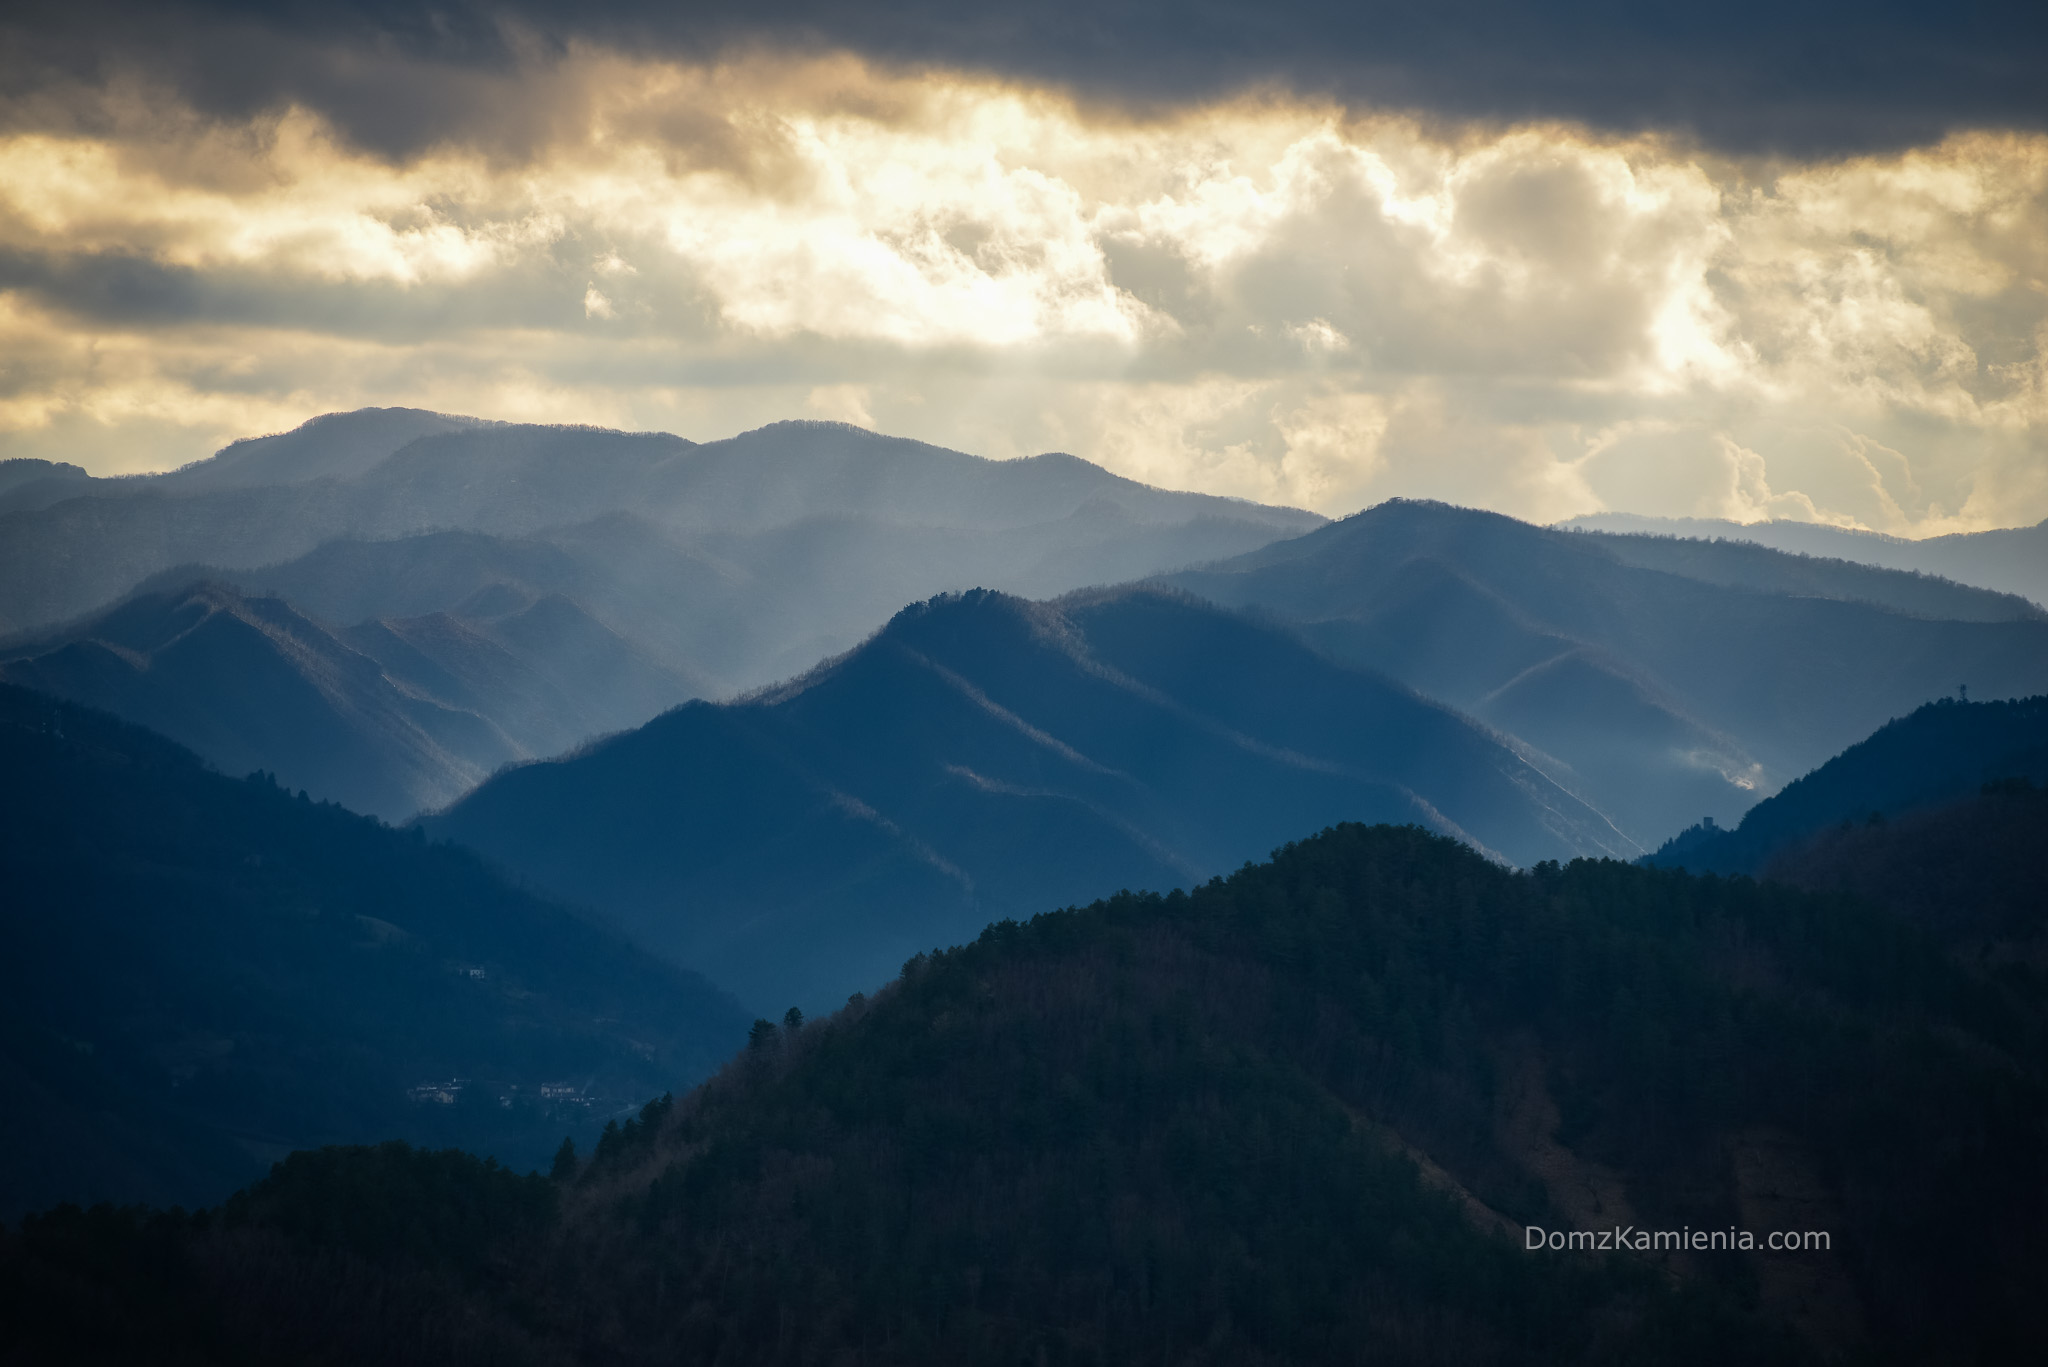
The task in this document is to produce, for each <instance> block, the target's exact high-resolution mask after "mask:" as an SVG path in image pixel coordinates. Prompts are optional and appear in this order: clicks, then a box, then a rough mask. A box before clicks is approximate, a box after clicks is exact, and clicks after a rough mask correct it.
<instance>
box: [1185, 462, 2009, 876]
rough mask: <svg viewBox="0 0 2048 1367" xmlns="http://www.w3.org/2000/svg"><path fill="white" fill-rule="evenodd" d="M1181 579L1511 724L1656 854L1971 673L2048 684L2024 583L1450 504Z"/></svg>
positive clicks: (1334, 528) (1390, 512) (1380, 510)
mask: <svg viewBox="0 0 2048 1367" xmlns="http://www.w3.org/2000/svg"><path fill="white" fill-rule="evenodd" d="M1648 551H1659V552H1660V554H1659V555H1657V556H1654V557H1653V556H1650V555H1648V553H1647V552H1648ZM1664 552H1670V553H1664ZM1677 552H1684V553H1683V554H1678V553H1677ZM1170 582H1172V583H1174V584H1176V585H1179V586H1180V587H1182V588H1185V589H1187V590H1189V591H1190V592H1193V593H1197V594H1200V595H1202V596H1203V597H1205V598H1208V599H1210V600H1212V601H1215V602H1219V603H1224V604H1229V605H1235V606H1243V607H1250V608H1257V609H1260V610H1263V611H1266V612H1269V613H1272V614H1274V615H1276V616H1279V617H1281V618H1283V619H1285V620H1287V621H1290V622H1293V623H1295V624H1297V625H1298V626H1299V627H1300V629H1301V630H1302V631H1303V632H1304V633H1306V634H1307V635H1308V636H1309V637H1310V639H1312V640H1313V641H1315V642H1316V643H1317V644H1318V645H1320V646H1321V647H1322V648H1323V649H1325V650H1328V651H1329V652H1331V653H1332V654H1333V655H1335V656H1336V657H1337V658H1339V659H1343V660H1347V661H1351V662H1354V663H1359V664H1363V665H1365V666H1367V667H1370V668H1374V669H1378V670H1382V671H1384V672H1386V673H1388V674H1390V675H1392V676H1394V677H1395V678H1397V679H1400V680H1401V681H1402V682H1403V683H1406V684H1408V685H1409V686H1410V687H1413V688H1415V689H1417V690H1419V691H1420V692H1422V693H1424V694H1427V695H1428V696H1430V697H1435V698H1441V699H1442V700H1444V701H1445V702H1448V703H1450V704H1451V705H1453V706H1455V707H1459V708H1462V709H1464V710H1466V711H1468V712H1470V713H1472V714H1473V715H1474V716H1476V717H1478V718H1479V719H1480V720H1482V721H1485V722H1488V723H1491V724H1492V725H1495V726H1498V727H1500V728H1501V729H1502V730H1504V731H1506V732H1507V733H1509V734H1510V735H1512V736H1514V737H1516V738H1518V739H1519V740H1521V741H1523V742H1525V743H1527V744H1528V745H1529V746H1531V747H1533V749H1534V751H1535V752H1537V754H1538V755H1540V756H1542V757H1543V759H1542V760H1540V761H1539V762H1542V763H1544V765H1545V768H1546V771H1547V772H1549V773H1551V774H1552V776H1553V777H1555V778H1556V779H1557V780H1558V781H1559V782H1561V783H1564V784H1565V785H1567V786H1569V787H1572V788H1573V789H1574V791H1576V792H1578V793H1580V794H1581V795H1582V796H1584V797H1585V798H1586V799H1587V800H1588V801H1590V802H1592V803H1593V804H1594V805H1595V806H1598V807H1599V808H1600V809H1601V810H1602V811H1604V812H1606V813H1608V814H1609V815H1610V816H1612V817H1613V818H1614V820H1615V821H1616V823H1617V824H1618V825H1619V826H1620V827H1621V828H1622V829H1623V830H1624V831H1625V832H1627V833H1628V834H1629V835H1630V836H1631V837H1632V838H1634V839H1635V840H1637V841H1639V842H1641V843H1642V844H1643V845H1644V846H1645V848H1648V847H1649V846H1651V845H1653V844H1654V843H1655V842H1656V841H1658V840H1660V839H1662V838H1663V837H1664V836H1665V835H1666V834H1667V833H1668V832H1670V831H1673V830H1676V829H1679V828H1680V827H1682V826H1684V825H1686V824H1687V823H1689V822H1693V821H1697V820H1699V819H1700V817H1701V816H1702V815H1703V814H1704V815H1709V816H1712V817H1714V818H1715V819H1716V820H1717V821H1720V822H1722V823H1724V824H1729V823H1732V822H1733V821H1734V820H1735V819H1736V818H1737V817H1739V816H1740V814H1741V813H1742V812H1743V811H1745V810H1746V809H1747V808H1749V807H1750V806H1751V805H1752V804H1754V803H1755V801H1756V800H1757V798H1758V797H1759V796H1761V795H1766V794H1769V793H1771V792H1773V791H1775V790H1776V789H1777V788H1778V787H1779V786H1781V785H1783V784H1784V783H1786V782H1789V781H1790V780H1791V779H1793V778H1795V777H1797V776H1798V775H1800V774H1802V773H1804V772H1806V771H1807V770H1809V769H1812V768H1813V767H1814V766H1816V765H1818V764H1821V763H1823V762H1825V761H1826V760H1827V759H1828V757H1829V756H1831V755H1834V754H1836V753H1838V752H1839V751H1841V750H1842V749H1843V748H1844V747H1846V746H1849V745H1852V744H1854V743H1856V742H1857V741H1859V740H1861V739H1862V738H1863V737H1865V736H1867V735H1869V734H1870V733H1871V732H1872V731H1874V730H1875V729H1877V728H1878V727H1879V726H1881V725H1883V724H1884V723H1885V721H1886V720H1888V719H1889V718H1892V717H1896V716H1900V715H1903V714H1904V713H1906V712H1908V711H1910V710H1912V709H1913V708H1915V707H1917V706H1919V705H1920V704H1921V703H1924V702H1926V701H1928V700H1929V699H1931V698H1937V697H1943V696H1947V695H1950V694H1953V693H1954V692H1955V690H1956V687H1957V685H1958V684H1967V685H1968V686H1969V688H1970V689H1971V690H1972V691H1974V692H1976V693H1977V694H1979V696H1984V697H2013V696H2026V695H2031V694H2034V693H2040V692H2042V691H2044V690H2048V620H2044V619H2043V617H2042V614H2041V613H2040V611H2039V610H2038V609H2037V608H2035V607H2034V606H2033V605H2031V604H2029V603H2025V602H2022V601H2020V600H2018V599H2015V598H2012V597H2009V596H2004V595H1998V594H1993V593H1987V592H1983V591H1981V590H1975V589H1968V588H1964V587H1963V586H1961V585H1957V584H1944V583H1941V582H1939V581H1933V580H1929V579H1926V578H1922V577H1917V576H1914V575H1911V574H1904V573H1899V572H1896V571H1888V570H1879V569H1872V568H1870V567H1867V566H1861V565H1850V564H1843V563H1839V562H1835V563H1832V564H1831V563H1830V562H1825V561H1814V560H1808V559H1805V558H1803V557H1799V556H1793V555H1785V554H1781V553H1779V552H1775V551H1769V550H1765V549H1763V548H1760V547H1756V546H1748V545H1730V546H1718V547H1717V546H1715V545H1714V544H1713V543H1670V544H1668V545H1667V544H1665V543H1655V544H1652V545H1648V546H1647V547H1645V546H1640V545H1635V543H1627V544H1622V543H1620V542H1617V541H1616V540H1615V539H1613V538H1607V537H1601V536H1588V535H1582V534H1573V533H1569V532H1557V531H1550V530H1546V529H1544V528H1540V527H1531V526H1529V525H1527V524H1525V523H1521V522H1517V521H1515V520H1513V519H1512V518H1506V517H1501V516H1498V515H1496V514H1492V513H1482V512H1477V511H1474V510H1472V509H1466V508H1452V507H1447V506H1445V505H1443V504H1433V503H1415V502H1403V501H1394V502H1389V503H1384V504H1381V505H1379V506H1378V507H1376V508H1371V509H1368V510H1367V511H1365V512H1363V513H1360V514H1358V515H1356V516H1354V517H1349V518H1346V519H1344V520H1343V521H1341V522H1338V523H1334V524H1332V525H1330V526H1328V527H1324V528H1321V529H1319V530H1317V531H1315V532H1311V533H1309V534H1308V535H1305V536H1301V537H1297V538H1295V539H1294V540H1292V541H1284V542H1277V543H1275V544H1273V545H1271V546H1267V547H1265V548H1263V549H1261V550H1258V551H1253V552H1250V553H1248V554H1246V555H1243V556H1240V557H1238V558H1236V559H1234V560H1230V561H1225V562H1223V563H1221V564H1218V565H1213V566H1209V567H1207V568H1205V569H1201V570H1193V571H1188V572H1184V573H1181V574H1177V575H1173V576H1170Z"/></svg>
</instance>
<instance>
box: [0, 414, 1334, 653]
mask: <svg viewBox="0 0 2048 1367" xmlns="http://www.w3.org/2000/svg"><path fill="white" fill-rule="evenodd" d="M394 443H396V444H394ZM379 452H383V453H384V454H382V455H379V454H378V453H379ZM621 512H630V513H633V514H635V515H636V516H639V517H642V518H645V519H648V520H649V521H651V522H654V523H656V524H658V525H660V526H662V527H664V528H667V529H670V530H672V531H679V532H687V533H707V532H709V533H718V534H721V535H726V534H732V533H747V532H758V531H764V530H769V529H774V528H787V527H790V526H792V525H793V524H797V523H802V522H805V521H807V520H811V519H819V518H826V519H837V518H852V519H856V520H866V521H869V522H874V523H881V524H887V525H892V526H896V525H900V526H905V527H923V528H933V529H938V530H943V531H951V532H955V533H961V532H983V533H987V532H1021V531H1023V530H1024V529H1028V528H1032V527H1039V526H1045V525H1047V524H1053V525H1054V526H1055V531H1054V532H1053V533H1052V534H1051V535H1050V536H1048V537H1046V538H1044V539H1043V540H1042V541H1041V542H1039V543H1038V544H1036V545H1035V552H1036V553H1035V554H1025V551H1027V550H1030V549H1033V548H1032V547H1023V548H1012V550H1011V551H1010V553H1009V556H1008V559H1009V560H1010V561H1019V560H1020V559H1021V561H1022V564H1021V566H1020V568H1019V569H1018V570H1015V571H1013V572H1028V570H1029V568H1030V566H1032V565H1039V564H1042V565H1044V566H1045V568H1046V571H1047V572H1048V573H1049V574H1051V576H1052V577H1053V579H1055V580H1057V581H1058V582H1057V583H1055V584H1053V585H1051V586H1050V587H1051V588H1053V589H1059V590H1063V589H1067V588H1074V587H1078V586H1080V585H1083V584H1087V583H1092V582H1098V581H1100V580H1102V579H1105V578H1120V577H1126V576H1127V575H1128V574H1130V573H1137V572H1140V571H1151V570H1156V569H1160V568H1167V567H1169V566H1171V565H1172V564H1176V563H1187V561H1188V560H1196V559H1205V558H1213V557H1214V556H1216V555H1218V554H1225V553H1229V552H1231V551H1234V550H1236V549H1239V548H1240V545H1241V544H1242V543H1243V542H1244V541H1245V540H1246V529H1248V528H1258V529H1262V530H1263V539H1271V538H1272V537H1274V536H1284V535H1289V534H1294V533H1298V532H1301V531H1305V530H1307V529H1308V528H1310V527H1313V526H1315V525H1317V524H1318V523H1320V521H1321V519H1320V518H1317V517H1315V516H1314V515H1313V514H1309V513H1302V512H1296V511H1293V510H1289V509H1277V508H1266V507H1262V506H1260V505H1258V504H1251V503H1244V502H1241V501H1238V500H1233V499H1222V498H1212V497H1208V496H1205V495H1199V494H1181V493H1169V492H1167V491H1164V490H1159V489H1152V488H1148V487H1147V486H1145V485H1141V484H1137V483H1134V482H1132V481H1130V480H1126V479H1121V478H1119V477H1117V476H1115V475H1111V474H1110V473H1108V472H1107V471H1105V470H1102V469H1100V468H1098V467H1096V466H1093V465H1090V464H1088V463H1087V462H1085V461H1081V460H1077V459H1075V458H1074V457H1072V456H1061V455H1046V456H1035V457H1032V458H1031V459H1028V460H1017V461H988V460H981V459H978V458H976V457H973V456H967V455H962V454H960V453H959V452H955V451H946V450H942V449H940V448H938V447H933V446H926V445H924V444H923V443H921V442H912V441H904V440H901V439H897V438H890V437H881V436H877V435H875V434H874V433H871V432H867V431H864V430H862V429H859V428H854V427H847V426H844V425H841V424H834V423H778V424H775V425H774V426H771V427H766V428H762V429H761V430H759V431H756V432H748V433H744V434H742V435H741V436H738V437H734V438H731V439H729V440H726V441H720V442H711V443H708V444H705V445H702V446H699V445H696V444H694V443H691V442H687V441H684V440H682V439H681V438H679V437H672V436H667V435H664V434H659V433H639V434H635V433H623V432H609V431H603V430H598V429H591V428H561V427H525V426H513V425H496V424H479V423H476V422H474V421H473V420H469V419H456V418H446V417H443V416H441V415H438V414H426V413H417V412H414V411H412V410H377V409H367V410H364V411H362V412H360V413H352V414H332V415H329V416H328V417H326V418H324V419H318V420H316V421H315V422H314V423H311V424H308V425H307V426H306V427H303V428H300V429H298V430H297V431H295V432H292V433H287V434H285V435H283V436H280V437H273V438H265V439H263V440H262V441H261V442H251V443H242V444H238V445H237V446H232V447H229V448H228V449H227V450H226V451H224V452H222V453H221V454H220V455H219V456H216V457H215V458H214V459H213V460H211V461H205V462H201V463H199V464H197V465H194V466H190V467H187V468H186V469H185V470H181V471H178V472H175V473H174V474H172V475H166V476H161V477H155V478H150V479H143V480H122V481H94V482H93V483H92V485H91V486H90V491H89V493H88V494H87V495H86V496H83V497H78V498H70V499H66V500H64V501H61V502H58V503H55V504H52V505H50V506H49V507H46V508H40V509H19V510H16V511H14V512H10V513H6V514H4V515H0V630H12V631H20V630H24V629H27V628H31V627H35V626H39V625H43V624H47V623H51V622H56V621H61V620H64V619H66V618H69V617H72V616H75V615H77V614H79V613H83V612H86V611H88V610H90V609H93V608H95V607H99V606H101V605H103V604H105V603H107V602H109V601H110V600H112V599H114V598H115V597H117V596H118V595H120V594H122V593H125V592H127V591H128V590H129V589H130V588H131V587H133V586H134V585H136V584H137V583H139V582H141V581H142V580H143V579H145V578H146V577H148V576H150V575H152V574H156V573H160V572H162V571H164V570H168V569H172V568H174V567H177V566H180V565H205V566H211V567H215V568H219V569H227V570H243V569H251V568H255V567H259V566H265V565H275V564H280V563H282V562H285V561H289V560H294V559H296V558H298V557H300V556H303V555H306V554H308V553H309V552H312V551H313V550H315V549H316V548H317V547H319V546H321V545H322V544H324V543H326V542H329V541H333V540H335V539H337V538H348V537H353V538H373V539H379V538H391V537H401V536H416V535H419V534H421V533H424V532H428V531H434V530H451V529H452V530H466V531H479V532H486V533H490V534H493V535H500V536H515V537H522V536H529V535H531V534H533V533H536V532H539V531H542V530H545V529H548V528H556V527H567V526H572V525H575V524H578V523H585V522H589V521H591V520H592V519H596V518H600V517H603V516H605V515H607V514H614V513H621ZM1091 518H1093V519H1097V520H1099V522H1100V523H1101V525H1100V527H1099V528H1098V529H1097V530H1096V531H1095V532H1094V533H1092V534H1090V533H1089V532H1088V530H1087V524H1088V522H1089V519H1091ZM1190 524H1194V525H1193V526H1192V527H1191V526H1190ZM1133 526H1137V527H1149V528H1160V529H1171V528H1186V529H1189V530H1188V531H1186V532H1184V533H1182V534H1181V542H1183V543H1184V544H1179V543H1176V544H1173V545H1171V546H1170V547H1169V548H1168V549H1167V551H1166V553H1167V554H1168V555H1169V556H1171V557H1173V558H1171V559H1168V560H1165V561H1160V560H1150V561H1146V560H1143V559H1142V558H1141V559H1140V560H1139V561H1136V562H1134V561H1133V560H1132V558H1131V556H1132V551H1131V549H1130V548H1129V547H1128V546H1127V545H1126V544H1125V543H1126V540H1127V538H1126V536H1125V534H1126V533H1127V532H1128V531H1129V530H1130V528H1131V527H1133ZM1204 527H1210V528H1213V529H1218V530H1222V531H1223V532H1224V536H1223V537H1222V540H1221V541H1220V542H1218V541H1215V540H1211V539H1210V538H1208V537H1207V536H1205V535H1204V534H1203V531H1202V528H1204ZM1024 540H1025V541H1026V542H1029V541H1030V540H1031V538H1030V536H1029V535H1028V534H1027V535H1026V536H1025V537H1024ZM1171 540H1172V538H1170V537H1169V541H1171ZM930 549H931V548H927V549H926V554H927V556H928V555H929V551H930ZM1077 551H1078V552H1080V553H1081V554H1080V555H1079V557H1078V558H1077V556H1076V552H1077ZM1090 554H1093V555H1094V556H1096V557H1097V558H1098V559H1099V560H1100V563H1090V561H1089V556H1090ZM923 563H924V574H925V582H924V583H922V584H921V585H920V586H919V592H921V593H924V594H929V593H931V592H935V591H939V590H942V589H954V588H964V587H972V586H973V585H972V584H971V583H965V582H961V579H960V576H961V575H962V574H963V573H969V574H971V573H972V572H974V571H975V570H977V569H978V568H979V567H980V566H979V563H978V562H969V563H968V564H966V565H960V564H955V563H951V562H947V561H944V560H939V561H932V560H930V559H927V560H925V561H924V562H923ZM998 563H1002V562H1001V561H999V562H998ZM834 568H835V570H836V571H838V572H840V573H845V572H849V571H850V572H852V573H855V574H859V573H861V572H863V569H864V567H863V566H862V565H860V564H858V563H856V564H853V565H851V566H839V565H835V567H834ZM1018 587H1021V588H1029V589H1031V590H1032V591H1047V590H1048V586H1047V585H1045V584H1040V583H1031V584H1019V585H1018ZM891 601H892V603H894V604H900V603H901V602H902V601H904V596H902V595H899V596H897V597H895V598H894V599H893V600H891ZM435 606H437V607H444V608H445V607H449V606H452V604H448V603H441V604H437V605H435ZM379 615H381V612H380V614H379ZM874 625H876V623H875V621H873V620H865V621H861V622H858V623H853V624H848V625H847V626H846V628H845V629H847V630H851V631H853V632H854V633H855V634H856V638H857V634H858V633H859V632H861V631H865V630H869V629H871V628H872V627H873V626H874ZM812 658H815V657H812Z"/></svg>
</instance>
